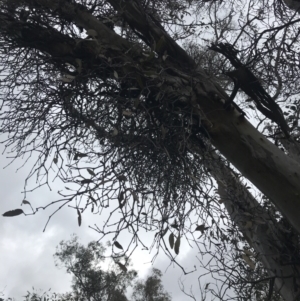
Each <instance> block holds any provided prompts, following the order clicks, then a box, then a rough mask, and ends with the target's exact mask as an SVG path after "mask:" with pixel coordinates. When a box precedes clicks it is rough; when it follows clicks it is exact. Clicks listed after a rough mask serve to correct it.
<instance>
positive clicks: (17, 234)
mask: <svg viewBox="0 0 300 301" xmlns="http://www.w3.org/2000/svg"><path fill="white" fill-rule="evenodd" d="M0 148H1V149H2V150H3V147H2V146H1V145H0ZM32 162H33V161H32ZM32 162H28V163H27V165H26V166H25V167H23V168H22V169H20V170H19V171H18V172H16V169H17V168H18V167H19V166H20V165H22V163H23V161H21V160H19V161H17V162H16V163H14V164H12V165H10V166H8V167H6V168H5V169H3V167H4V166H6V165H7V164H8V163H9V160H8V159H7V155H5V154H3V155H1V157H0V178H1V186H0V199H1V202H0V213H1V216H0V233H1V235H0V248H1V256H0V267H1V272H0V292H1V291H3V292H4V294H5V297H14V298H15V299H16V300H21V299H23V298H21V297H22V296H24V295H25V294H26V292H27V291H32V287H34V288H35V289H41V290H43V291H46V290H48V289H50V288H51V291H52V292H57V293H64V292H67V291H68V290H69V288H70V283H71V276H70V275H68V274H66V272H65V270H63V269H58V268H57V267H55V264H54V259H53V254H54V253H55V248H56V246H57V245H58V244H59V242H60V241H61V240H69V239H70V238H71V236H70V235H71V234H73V233H75V234H76V235H77V236H78V237H79V239H80V240H79V241H80V242H81V243H83V244H87V243H88V242H90V241H91V240H98V238H99V234H98V233H96V232H95V231H93V230H92V229H90V228H88V226H89V225H94V224H95V223H96V224H98V225H101V223H102V222H103V220H104V219H105V216H103V215H102V216H99V215H92V214H88V212H85V213H84V215H83V221H82V225H81V227H78V225H77V215H76V212H75V211H74V210H71V209H70V208H63V209H62V210H61V211H59V212H58V213H57V214H56V215H55V216H54V217H53V218H52V220H51V221H50V223H49V225H48V226H47V229H46V231H45V232H44V233H43V228H44V226H45V224H46V222H47V220H48V216H49V215H50V214H51V213H52V212H53V209H54V207H50V208H48V209H47V210H44V211H39V212H38V213H37V214H36V215H31V216H23V215H20V216H17V217H3V216H2V214H3V213H4V212H6V211H9V210H12V209H17V208H22V209H23V210H24V211H25V212H30V207H29V206H28V205H23V206H20V205H21V202H22V200H23V195H22V193H21V192H22V191H23V187H24V180H25V178H26V176H27V174H28V172H29V168H30V167H31V165H32ZM60 187H61V186H60V185H59V183H56V182H54V183H53V185H52V191H49V189H48V188H46V187H43V188H41V189H38V190H37V191H35V192H33V193H31V194H30V195H28V196H27V197H26V199H27V200H28V201H30V202H31V203H32V205H33V207H35V206H40V205H45V204H47V203H49V202H51V201H54V200H56V199H57V198H58V197H59V196H58V194H57V191H58V190H59V189H60ZM152 238H153V233H152V234H149V245H150V244H151V241H152ZM120 242H121V241H120ZM121 243H122V242H121ZM153 255H154V254H152V255H151V254H149V253H148V252H147V251H142V250H141V249H138V250H137V251H135V253H134V254H133V256H132V261H133V264H134V266H133V268H135V269H136V270H137V271H138V272H139V277H145V276H146V274H147V273H149V271H150V269H151V268H152V264H151V262H150V261H151V259H152V257H153ZM196 255H197V251H196V248H195V249H191V248H190V247H189V246H188V244H187V243H186V244H184V243H183V244H182V245H181V248H180V254H179V256H178V261H179V263H180V264H181V265H182V266H183V267H185V268H186V270H187V271H190V270H193V269H194V265H196V266H197V269H198V271H197V272H195V273H192V274H189V275H188V276H183V273H182V271H181V270H180V268H178V267H177V266H175V265H172V264H171V265H170V260H169V259H168V258H167V257H166V256H165V255H163V254H162V252H161V255H160V256H158V258H157V259H156V260H155V262H154V265H153V266H154V267H156V268H159V269H160V270H161V271H162V272H163V284H164V287H165V289H166V290H167V291H168V292H169V293H170V294H171V295H172V300H173V301H179V300H192V299H190V298H188V297H186V296H185V295H184V294H183V293H182V292H181V291H180V289H179V286H178V280H179V278H180V277H181V279H182V280H183V281H184V284H185V287H186V289H187V290H190V287H191V286H193V291H194V294H195V296H196V297H197V300H200V291H199V287H198V276H199V275H200V270H199V267H198V264H197V259H196ZM206 281H209V280H208V279H207V280H206ZM202 286H203V284H202ZM0 296H1V295H0Z"/></svg>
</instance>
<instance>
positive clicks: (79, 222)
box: [77, 209, 81, 227]
mask: <svg viewBox="0 0 300 301" xmlns="http://www.w3.org/2000/svg"><path fill="white" fill-rule="evenodd" d="M77 215H78V226H79V227H80V226H81V213H80V211H79V209H77Z"/></svg>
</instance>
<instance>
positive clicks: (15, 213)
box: [3, 209, 24, 217]
mask: <svg viewBox="0 0 300 301" xmlns="http://www.w3.org/2000/svg"><path fill="white" fill-rule="evenodd" d="M22 213H23V214H24V212H23V210H22V209H15V210H10V211H7V212H5V213H3V216H9V217H10V216H17V215H20V214H22Z"/></svg>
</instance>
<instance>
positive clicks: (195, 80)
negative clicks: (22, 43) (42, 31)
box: [28, 0, 300, 232]
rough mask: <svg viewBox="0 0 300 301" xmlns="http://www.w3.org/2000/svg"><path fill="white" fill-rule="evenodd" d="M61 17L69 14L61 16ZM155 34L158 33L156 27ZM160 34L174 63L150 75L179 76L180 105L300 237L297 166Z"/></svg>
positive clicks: (83, 16)
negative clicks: (229, 106)
mask: <svg viewBox="0 0 300 301" xmlns="http://www.w3.org/2000/svg"><path fill="white" fill-rule="evenodd" d="M28 1H29V0H28ZM37 2H39V4H41V5H45V6H47V7H48V8H51V9H55V7H53V8H52V5H53V4H51V3H52V1H46V0H37ZM64 2H66V1H60V2H59V3H60V4H63V3H64ZM112 2H113V1H111V3H112ZM55 3H57V1H56V2H55ZM117 3H123V2H120V1H119V2H115V3H114V4H115V5H116V4H117ZM124 3H125V2H124ZM126 3H128V6H126V11H127V10H130V9H131V6H130V5H132V7H134V10H135V12H136V13H137V14H139V13H141V14H142V10H141V8H140V7H139V6H136V2H135V1H126ZM66 5H67V8H68V10H69V11H70V12H72V14H71V16H72V17H73V20H74V23H76V22H77V23H78V24H79V23H80V24H81V25H82V26H85V28H89V29H94V30H95V31H96V32H97V34H98V35H97V40H98V41H100V42H101V40H102V39H103V41H104V42H105V43H106V47H111V50H112V51H117V52H118V51H123V57H124V59H125V58H127V59H128V61H129V62H133V61H134V63H135V67H134V68H136V70H138V69H139V68H140V69H139V70H140V72H139V74H138V75H136V76H137V77H138V76H144V78H146V76H145V74H143V72H144V71H145V70H144V68H143V64H140V63H139V62H138V61H136V60H133V59H132V57H131V56H130V55H131V53H130V52H124V50H125V49H127V50H130V49H131V47H130V46H129V44H128V43H127V42H126V41H124V40H123V39H122V40H120V39H121V38H116V39H115V37H116V34H115V33H113V32H112V31H110V32H109V34H111V36H112V38H111V39H109V38H108V36H107V34H108V32H107V31H106V30H104V31H103V30H102V29H103V26H104V25H103V24H102V23H101V22H100V21H98V20H95V18H94V17H93V16H92V15H91V14H89V13H88V12H87V11H84V10H76V9H75V8H74V9H73V10H72V8H71V6H72V5H73V4H70V3H68V4H66ZM117 8H118V7H117ZM119 9H120V10H121V9H122V11H120V12H121V13H123V15H124V17H125V18H126V14H125V13H124V7H120V8H119ZM61 11H62V10H58V11H57V13H58V14H59V13H61ZM63 13H65V12H64V11H63ZM127 18H128V17H127ZM136 22H137V23H136V24H133V23H132V24H131V26H135V27H136V29H137V30H138V31H139V33H140V35H143V36H145V41H147V38H146V37H147V36H149V33H148V30H151V28H150V29H149V28H148V26H146V25H147V24H146V23H145V24H143V23H142V22H148V19H147V18H146V20H144V19H143V18H136ZM153 30H156V27H154V29H153ZM160 34H162V35H163V36H164V38H163V45H164V49H165V50H167V54H168V55H169V56H170V57H171V64H169V58H167V59H166V61H165V62H164V61H162V60H161V59H156V58H155V57H154V58H153V59H152V63H153V64H152V65H153V66H154V68H153V70H152V72H156V74H158V70H157V66H161V65H162V64H165V65H163V66H161V68H160V73H159V76H157V80H161V82H163V80H164V79H168V78H169V79H170V81H169V82H168V81H166V82H163V83H164V85H168V84H170V82H171V77H170V75H171V74H176V76H173V77H172V79H175V77H177V79H178V80H177V83H176V85H177V89H176V90H175V93H178V94H180V93H181V90H184V91H189V94H186V95H185V97H183V99H182V100H181V101H182V102H183V103H184V102H185V104H186V105H188V106H189V108H190V111H191V112H192V113H193V115H194V117H195V116H196V115H198V117H199V119H200V120H201V122H202V124H204V125H205V128H206V131H207V132H208V134H209V136H210V138H211V142H212V143H213V144H214V145H215V146H216V147H217V148H218V149H219V151H220V152H221V153H222V154H223V155H224V156H225V157H226V158H227V159H228V160H229V161H230V162H231V163H232V164H233V165H234V166H235V167H236V168H237V169H238V170H239V171H240V172H241V173H242V174H243V175H244V176H245V177H246V178H248V179H249V180H250V181H251V182H252V183H253V184H254V185H255V186H256V187H257V188H258V189H259V190H260V191H261V192H262V193H264V194H265V195H266V196H268V198H269V199H270V200H272V202H273V203H274V204H275V205H276V206H277V208H278V209H279V210H280V211H281V212H282V213H283V215H284V216H285V217H286V218H287V219H288V220H289V221H290V222H291V223H292V225H293V226H294V227H295V228H296V229H297V231H298V232H300V219H299V214H300V199H299V198H300V181H299V177H300V166H299V163H298V162H296V161H294V160H293V159H291V158H289V157H288V156H286V155H285V154H284V153H283V152H282V151H281V150H279V149H278V148H277V147H276V146H275V145H273V144H272V143H271V142H270V141H268V140H267V139H266V138H265V137H264V136H263V135H262V134H260V133H259V132H258V131H257V130H256V129H255V128H254V127H253V126H252V125H251V124H250V123H249V122H248V121H247V120H246V119H245V118H244V117H243V116H241V114H240V112H238V111H237V110H235V109H233V110H231V111H227V110H225V109H224V107H223V103H224V99H226V98H227V95H226V93H225V92H224V91H222V90H221V89H220V88H219V86H218V84H217V83H216V82H215V81H213V80H211V79H209V78H207V77H205V76H204V75H203V74H204V73H203V72H202V71H201V70H197V72H198V73H197V74H194V73H193V72H192V73H191V74H190V73H188V72H187V70H186V68H183V67H182V66H187V65H186V64H187V63H188V61H189V59H188V56H187V55H181V54H182V50H181V48H179V46H178V47H176V46H174V45H175V44H174V42H173V41H172V40H171V39H170V38H169V37H168V36H167V34H166V33H165V32H164V31H163V30H161V31H160ZM151 36H152V37H153V39H154V42H155V43H156V45H158V44H159V41H160V40H161V38H162V37H159V35H157V34H156V35H154V33H153V32H152V31H151ZM119 41H120V42H119ZM109 43H111V45H109ZM33 46H34V45H32V46H31V47H33ZM36 47H37V48H38V47H39V42H38V41H36ZM127 47H129V48H127ZM99 49H100V48H99ZM116 49H117V50H116ZM176 62H177V65H176ZM134 68H133V69H134ZM148 68H149V66H148ZM148 74H149V69H148ZM152 74H153V73H152ZM160 76H161V77H160ZM137 77H136V78H137ZM173 93H174V91H173ZM166 99H167V98H166ZM194 126H197V125H194Z"/></svg>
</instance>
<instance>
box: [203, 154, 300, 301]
mask: <svg viewBox="0 0 300 301" xmlns="http://www.w3.org/2000/svg"><path fill="white" fill-rule="evenodd" d="M214 157H215V158H216V159H217V160H213V161H210V162H209V163H208V164H207V165H208V167H209V168H210V170H211V174H212V175H213V177H214V178H215V180H216V181H217V184H218V193H219V195H220V197H221V200H222V201H223V203H224V205H225V207H226V209H227V211H228V214H229V216H230V217H231V220H232V221H233V222H234V223H236V224H237V225H238V228H239V230H240V231H241V232H242V233H243V235H244V237H245V238H246V239H247V241H248V243H249V245H250V246H251V247H252V248H253V249H254V250H255V251H256V253H257V254H258V259H259V260H260V261H261V262H262V263H263V265H264V267H265V269H266V270H267V271H268V275H269V276H270V277H272V276H274V277H276V278H275V289H276V290H277V291H278V292H279V293H280V295H281V296H282V297H283V298H284V300H286V301H294V300H296V299H297V297H298V296H299V294H300V289H299V288H300V279H299V278H298V276H297V275H299V272H300V265H299V264H297V263H295V262H299V258H295V254H294V252H293V250H291V248H290V247H289V246H288V245H287V243H291V242H289V241H287V240H286V237H285V234H286V233H285V229H284V228H283V227H282V225H280V224H278V223H277V222H276V220H274V218H272V217H271V216H270V215H269V214H268V213H267V212H266V211H265V209H264V208H263V207H261V206H260V205H259V203H258V202H257V201H256V199H255V198H254V197H253V196H252V195H251V193H250V192H249V190H248V189H247V188H246V187H245V185H242V184H241V183H240V182H239V180H238V178H237V177H236V176H235V175H234V174H233V173H232V172H231V171H230V170H229V168H228V167H226V166H225V165H224V164H223V163H222V160H220V158H219V159H218V158H217V156H216V155H215V156H214ZM287 258H290V262H287ZM257 280H258V279H257Z"/></svg>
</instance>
